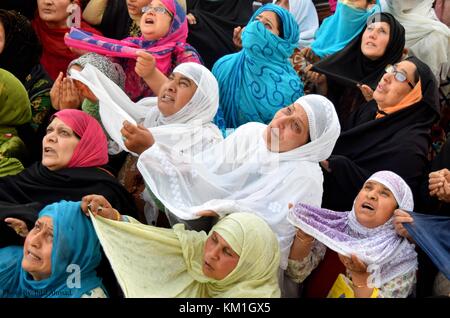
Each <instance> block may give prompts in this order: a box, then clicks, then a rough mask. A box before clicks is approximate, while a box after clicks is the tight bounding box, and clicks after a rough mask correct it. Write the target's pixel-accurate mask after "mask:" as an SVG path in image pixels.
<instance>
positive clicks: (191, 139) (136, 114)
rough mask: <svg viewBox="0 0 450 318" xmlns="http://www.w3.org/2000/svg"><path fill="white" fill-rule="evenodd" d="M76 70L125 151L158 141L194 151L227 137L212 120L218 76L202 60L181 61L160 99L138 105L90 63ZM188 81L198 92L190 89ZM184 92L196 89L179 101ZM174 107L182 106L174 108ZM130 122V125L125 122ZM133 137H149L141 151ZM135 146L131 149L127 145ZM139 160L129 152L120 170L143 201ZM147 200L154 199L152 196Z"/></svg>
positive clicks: (178, 149)
mask: <svg viewBox="0 0 450 318" xmlns="http://www.w3.org/2000/svg"><path fill="white" fill-rule="evenodd" d="M73 73H74V74H73V75H72V77H73V78H75V79H77V80H80V81H81V82H83V83H84V84H86V85H87V86H88V87H89V88H90V89H91V90H92V92H93V93H94V94H95V95H96V96H97V98H98V99H99V101H100V116H101V119H102V123H103V126H104V127H105V129H106V131H107V132H108V134H109V136H110V137H111V138H112V139H113V140H114V141H115V142H116V143H117V144H118V146H119V147H120V148H121V149H123V150H126V151H128V152H131V153H132V154H133V155H134V156H136V155H137V154H140V152H141V151H143V150H145V149H147V148H148V147H151V146H152V145H153V143H156V144H158V145H159V144H161V145H163V146H164V147H168V148H169V149H171V150H172V151H174V152H176V153H177V154H185V155H189V154H192V155H195V154H196V153H199V152H201V151H203V150H204V149H207V148H208V147H210V146H211V145H213V144H215V143H218V142H220V141H222V140H223V137H222V134H221V132H220V130H219V129H218V128H217V126H216V125H214V124H213V123H212V119H213V118H214V116H215V114H216V112H217V108H218V105H219V88H218V84H217V80H216V79H215V77H214V76H213V75H212V73H211V72H210V71H209V70H208V69H207V68H206V67H204V66H202V65H200V64H196V63H183V64H180V65H178V66H177V67H176V68H175V69H174V70H173V73H172V75H171V76H170V77H169V80H168V81H167V82H166V84H165V85H163V86H162V87H161V89H160V92H159V96H158V97H149V98H144V99H142V100H140V101H139V102H137V103H134V102H132V101H131V100H130V98H129V97H128V96H127V95H126V94H125V93H124V92H123V91H122V90H121V89H120V88H119V87H118V86H117V85H116V84H114V83H113V82H112V81H111V80H110V79H109V78H107V77H106V76H105V75H104V74H103V73H101V72H100V71H99V70H97V69H96V68H94V67H92V66H90V65H87V66H86V67H85V68H84V69H83V71H82V72H79V73H78V72H73ZM177 74H178V75H177ZM175 77H176V78H175ZM182 78H184V79H182ZM188 85H189V86H191V87H192V88H194V90H192V89H190V88H189V87H186V86H188ZM182 90H190V91H191V93H192V92H193V95H192V97H191V98H190V99H187V100H186V97H185V98H184V99H183V101H182V102H180V100H181V99H180V95H181V94H183V93H182V92H181V91H182ZM169 95H170V96H169ZM168 96H169V97H168ZM185 96H186V95H185ZM180 103H181V104H180ZM175 105H176V106H175ZM174 107H175V108H176V107H178V108H179V107H181V108H179V109H177V110H176V111H174ZM168 108H170V109H169V111H168ZM168 113H171V114H170V115H167V114H168ZM125 121H127V123H125V124H124V122H125ZM136 124H139V126H136ZM122 126H123V127H124V128H122ZM121 128H122V130H121ZM130 132H133V133H130ZM133 136H137V137H136V139H139V138H141V139H140V140H141V141H142V140H144V144H141V146H140V147H138V148H140V149H141V150H140V151H138V150H136V149H138V148H136V144H134V145H133V144H132V142H133V140H136V139H133V138H134V137H133ZM139 136H141V137H139ZM132 137H133V138H132ZM127 138H128V140H127ZM132 145H133V148H132V149H128V148H127V146H128V147H131V146H132ZM135 162H136V161H135V159H132V158H130V156H129V158H128V159H127V161H126V162H125V165H124V167H123V168H122V171H121V172H120V173H119V179H122V183H124V184H125V185H126V188H128V190H129V191H130V192H132V193H133V194H134V196H135V197H136V199H137V201H139V200H140V196H141V192H142V188H143V183H142V182H141V179H140V178H139V176H138V174H139V172H138V171H137V169H135ZM146 199H147V201H151V200H150V197H146ZM138 203H139V202H138ZM141 203H142V202H141ZM146 214H147V220H148V221H150V219H151V221H155V220H154V219H155V218H156V217H157V215H155V214H154V213H152V216H150V215H149V214H148V213H146ZM151 221H150V222H151Z"/></svg>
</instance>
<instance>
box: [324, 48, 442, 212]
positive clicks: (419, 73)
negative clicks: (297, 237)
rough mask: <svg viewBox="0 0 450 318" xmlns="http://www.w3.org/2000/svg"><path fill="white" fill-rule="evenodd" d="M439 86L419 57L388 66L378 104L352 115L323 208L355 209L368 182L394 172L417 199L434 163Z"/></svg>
mask: <svg viewBox="0 0 450 318" xmlns="http://www.w3.org/2000/svg"><path fill="white" fill-rule="evenodd" d="M439 112H440V111H439V106H438V98H437V83H436V80H435V79H434V76H433V73H432V72H431V70H430V68H429V67H428V66H427V65H426V64H424V63H423V62H421V61H420V60H419V59H417V58H415V57H411V58H408V59H406V60H404V61H402V62H400V63H397V64H394V65H388V66H387V67H386V68H385V73H384V75H383V77H382V78H381V80H380V81H379V82H378V85H377V87H376V89H375V91H374V93H373V100H372V101H370V102H368V103H367V104H365V105H363V106H362V107H360V108H359V109H358V110H357V111H355V112H354V113H352V114H351V116H350V117H349V118H348V120H347V121H346V122H345V124H344V125H343V127H342V128H343V129H342V133H341V136H340V137H339V139H338V142H337V143H336V147H335V148H334V150H333V154H332V155H331V157H330V158H329V159H328V160H327V161H326V162H324V163H323V164H322V166H323V167H324V168H325V170H326V173H325V183H324V186H325V192H324V198H323V202H322V206H323V207H326V208H331V209H336V210H339V209H342V211H343V210H345V209H348V208H351V204H352V202H353V198H354V197H355V195H356V193H357V191H358V189H359V188H360V187H361V186H362V184H363V183H364V180H365V179H366V178H367V177H368V176H369V175H370V174H371V173H373V172H375V171H379V170H391V171H393V172H395V173H397V174H398V175H400V176H401V177H402V178H403V179H405V181H406V182H407V183H408V184H409V186H410V187H411V189H412V190H413V193H414V194H416V193H417V192H416V191H417V188H418V185H419V183H420V180H421V177H422V176H423V174H424V172H425V167H426V165H427V162H428V159H427V154H428V147H429V145H430V141H429V131H430V129H431V126H432V124H433V123H434V122H435V121H436V120H437V119H438V118H439Z"/></svg>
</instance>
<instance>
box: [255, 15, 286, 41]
mask: <svg viewBox="0 0 450 318" xmlns="http://www.w3.org/2000/svg"><path fill="white" fill-rule="evenodd" d="M256 20H258V21H259V22H261V23H262V24H263V25H264V27H265V28H266V29H267V30H269V31H270V32H272V33H273V34H275V35H278V36H279V35H280V22H279V18H278V15H277V14H276V13H275V12H272V11H263V12H261V14H259V15H258V16H257V17H256Z"/></svg>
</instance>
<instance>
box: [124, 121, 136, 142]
mask: <svg viewBox="0 0 450 318" xmlns="http://www.w3.org/2000/svg"><path fill="white" fill-rule="evenodd" d="M138 131H139V129H138V127H137V126H135V125H133V124H132V123H130V122H129V121H127V120H125V121H124V122H123V126H122V128H121V129H120V133H121V134H122V136H123V137H124V138H125V139H129V138H130V137H131V136H132V135H134V134H136V133H137V132H138Z"/></svg>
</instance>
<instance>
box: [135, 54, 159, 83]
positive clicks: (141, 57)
mask: <svg viewBox="0 0 450 318" xmlns="http://www.w3.org/2000/svg"><path fill="white" fill-rule="evenodd" d="M136 54H137V59H136V67H135V68H134V71H135V72H136V73H137V75H139V76H140V77H142V78H143V79H144V80H147V79H150V78H151V77H152V75H153V74H154V72H155V69H156V60H155V58H154V57H153V55H152V54H150V53H148V52H145V51H137V53H136Z"/></svg>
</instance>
